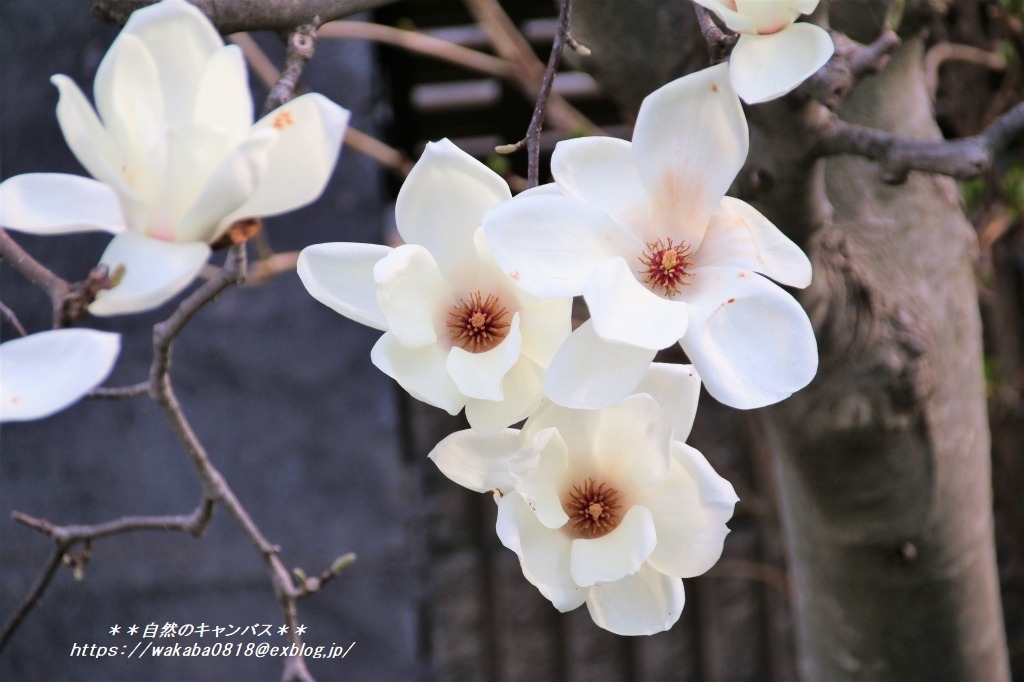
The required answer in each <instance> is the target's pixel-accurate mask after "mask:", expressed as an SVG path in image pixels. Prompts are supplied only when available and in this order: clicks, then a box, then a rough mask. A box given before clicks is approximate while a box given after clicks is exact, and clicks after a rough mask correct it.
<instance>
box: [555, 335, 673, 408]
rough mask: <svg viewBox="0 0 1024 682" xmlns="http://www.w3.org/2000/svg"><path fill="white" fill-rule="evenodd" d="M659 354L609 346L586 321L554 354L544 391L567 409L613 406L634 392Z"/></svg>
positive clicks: (615, 344) (629, 347) (618, 344)
mask: <svg viewBox="0 0 1024 682" xmlns="http://www.w3.org/2000/svg"><path fill="white" fill-rule="evenodd" d="M656 352H657V351H653V350H647V349H645V348H637V347H636V346H627V345H624V344H620V343H608V342H607V341H604V340H602V339H601V338H600V337H599V336H598V335H597V334H596V333H595V332H594V325H593V323H592V322H591V321H590V320H587V321H586V322H584V323H583V324H582V325H581V326H580V328H579V329H577V330H576V331H574V332H573V333H572V334H570V335H569V338H568V339H566V340H565V343H563V344H562V347H561V348H559V349H558V352H557V353H555V357H554V359H552V360H551V365H550V366H549V367H548V373H547V375H546V376H545V377H544V392H545V393H546V394H547V395H548V397H549V398H551V399H552V400H554V401H555V402H556V403H558V404H559V405H564V406H566V407H576V408H584V409H593V408H597V407H608V406H610V405H614V404H615V403H617V402H619V401H620V400H622V399H623V398H625V397H626V396H627V395H629V394H630V393H632V392H633V391H634V389H635V388H636V386H637V384H638V383H640V379H641V378H642V377H643V374H644V371H646V369H647V366H648V365H649V364H650V363H651V360H653V359H654V355H655V353H656ZM595 370H598V371H595Z"/></svg>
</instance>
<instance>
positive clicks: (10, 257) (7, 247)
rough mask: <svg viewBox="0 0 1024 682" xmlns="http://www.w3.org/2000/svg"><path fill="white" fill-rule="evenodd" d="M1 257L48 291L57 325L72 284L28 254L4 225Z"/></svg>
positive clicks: (1, 238)
mask: <svg viewBox="0 0 1024 682" xmlns="http://www.w3.org/2000/svg"><path fill="white" fill-rule="evenodd" d="M0 258H3V259H4V260H5V261H7V262H8V263H10V264H11V267H13V268H14V269H15V270H17V271H18V272H20V273H21V274H22V275H24V276H25V278H26V279H28V281H30V282H32V283H33V284H35V285H36V286H37V287H39V288H40V289H42V290H43V291H45V292H46V295H47V296H49V297H50V304H51V305H52V306H53V320H54V326H57V325H58V322H59V321H60V313H61V310H62V308H63V305H64V298H65V297H66V296H67V294H68V291H70V289H71V286H70V285H69V284H68V283H67V282H65V281H64V280H63V279H61V278H60V277H58V276H57V275H55V274H53V273H52V272H51V271H50V270H49V269H48V268H47V267H46V266H44V265H43V264H42V263H40V262H39V261H37V260H36V259H35V258H33V257H32V256H30V255H28V252H26V251H25V249H23V248H21V246H20V245H19V244H18V243H17V242H16V241H14V240H13V239H11V236H10V235H9V234H7V231H6V230H4V229H3V228H2V227H0Z"/></svg>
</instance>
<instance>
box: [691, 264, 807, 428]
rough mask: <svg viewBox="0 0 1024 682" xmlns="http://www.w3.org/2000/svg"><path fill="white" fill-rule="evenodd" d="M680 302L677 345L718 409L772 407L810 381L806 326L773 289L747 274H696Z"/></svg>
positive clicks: (792, 301) (735, 271) (721, 270)
mask: <svg viewBox="0 0 1024 682" xmlns="http://www.w3.org/2000/svg"><path fill="white" fill-rule="evenodd" d="M687 296H688V300H689V302H690V328H689V329H688V330H687V332H686V336H684V337H683V339H682V341H681V344H682V347H683V350H684V351H686V354H687V356H689V358H690V361H691V362H693V366H694V367H696V368H697V371H698V372H700V376H701V378H702V379H703V380H704V385H705V387H707V389H708V393H710V394H711V395H712V396H713V397H714V398H715V399H716V400H718V401H719V402H723V403H725V404H726V405H729V406H730V407H736V408H739V409H751V408H754V407H763V406H765V405H771V404H772V403H776V402H778V401H780V400H782V399H784V398H787V397H788V396H789V395H791V394H792V393H793V392H794V391H798V390H800V389H801V388H803V387H804V386H806V385H807V384H808V383H809V382H810V381H811V379H812V378H814V374H815V372H816V371H817V369H818V349H817V344H816V342H815V339H814V331H813V330H812V329H811V323H810V320H808V319H807V313H805V312H804V309H803V308H801V307H800V304H798V303H797V302H796V300H795V299H794V298H793V297H792V296H790V295H789V294H787V293H786V292H785V291H783V290H782V289H781V288H780V287H779V286H778V285H776V284H773V283H772V282H770V281H769V280H767V279H765V278H764V277H762V276H760V275H757V274H754V273H752V272H750V271H748V270H739V269H736V268H698V269H697V270H696V276H695V277H694V283H693V285H691V286H690V287H689V288H688V290H687Z"/></svg>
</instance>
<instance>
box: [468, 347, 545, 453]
mask: <svg viewBox="0 0 1024 682" xmlns="http://www.w3.org/2000/svg"><path fill="white" fill-rule="evenodd" d="M543 376H544V374H543V370H542V369H541V368H540V367H538V366H537V365H536V364H534V363H533V362H531V361H530V360H529V359H527V358H525V357H521V358H519V362H517V363H516V364H515V365H514V366H513V367H512V369H510V370H509V372H508V374H506V375H505V382H504V383H503V384H502V386H501V390H502V393H503V394H504V399H503V400H500V401H494V400H476V399H474V398H468V399H467V400H466V419H467V420H468V421H469V425H470V426H472V427H473V429H474V430H476V431H478V432H480V433H482V434H488V433H495V432H497V431H500V430H501V429H503V428H505V427H506V426H509V425H511V424H515V423H516V422H520V421H522V420H524V419H526V418H527V417H528V416H530V414H531V413H532V412H533V411H534V409H536V407H537V406H538V405H539V404H540V402H541V400H543V398H544V383H543Z"/></svg>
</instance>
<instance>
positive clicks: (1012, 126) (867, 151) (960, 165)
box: [811, 103, 1024, 184]
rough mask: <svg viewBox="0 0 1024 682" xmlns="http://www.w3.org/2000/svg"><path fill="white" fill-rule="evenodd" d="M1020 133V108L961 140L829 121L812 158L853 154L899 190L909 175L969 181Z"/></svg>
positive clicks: (1023, 115) (1023, 117)
mask: <svg viewBox="0 0 1024 682" xmlns="http://www.w3.org/2000/svg"><path fill="white" fill-rule="evenodd" d="M1022 133H1024V103H1020V104H1018V105H1017V106H1015V107H1014V108H1012V109H1010V110H1009V111H1008V112H1006V113H1005V114H1003V115H1002V116H1000V117H999V118H997V119H996V120H995V121H993V122H992V123H991V124H990V125H989V126H988V128H986V129H985V131H984V132H982V133H981V134H979V135H975V136H973V137H966V138H963V139H960V140H938V141H932V140H912V139H907V138H903V137H899V136H897V135H892V134H890V133H885V132H882V131H880V130H874V129H872V128H865V127H862V126H858V125H854V124H852V123H846V122H845V121H842V120H840V119H839V118H838V117H837V116H834V115H833V116H831V117H829V118H828V119H827V120H826V122H825V123H823V124H822V125H821V127H820V128H819V138H818V140H817V143H816V144H815V145H814V147H813V149H812V151H811V154H812V157H815V158H818V157H824V156H834V155H837V154H854V155H856V156H863V157H865V158H868V159H871V160H873V161H876V162H878V164H879V165H880V166H881V168H882V178H883V180H885V182H887V183H890V184H900V183H902V182H903V181H904V180H906V177H907V174H908V173H909V172H910V171H912V170H918V171H926V172H930V173H939V174H940V175H948V176H951V177H954V178H958V179H965V178H972V177H975V176H977V175H980V174H981V173H983V172H985V171H986V170H988V169H989V168H990V167H991V166H992V160H993V157H994V156H995V154H996V152H997V151H999V150H1001V149H1004V148H1005V147H1007V146H1008V145H1010V144H1011V143H1012V142H1014V141H1015V140H1017V139H1018V138H1019V137H1020V136H1021V134H1022Z"/></svg>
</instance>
